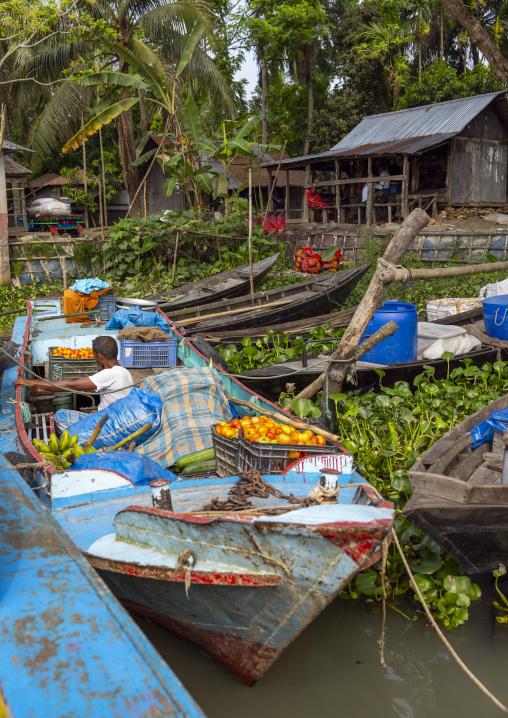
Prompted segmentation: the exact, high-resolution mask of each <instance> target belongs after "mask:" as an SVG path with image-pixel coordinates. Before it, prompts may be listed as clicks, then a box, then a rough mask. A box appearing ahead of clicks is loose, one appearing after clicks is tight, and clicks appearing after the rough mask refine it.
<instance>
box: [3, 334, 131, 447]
mask: <svg viewBox="0 0 508 718" xmlns="http://www.w3.org/2000/svg"><path fill="white" fill-rule="evenodd" d="M92 349H93V355H94V359H95V361H96V362H97V364H98V366H99V369H100V371H98V372H97V373H96V374H92V376H86V377H83V378H81V379H73V380H71V381H54V382H52V383H51V384H48V383H47V382H46V381H44V379H18V380H17V381H15V382H14V384H15V385H16V386H26V387H29V388H32V389H46V390H47V391H52V392H53V391H66V390H67V389H76V390H78V391H86V392H90V393H92V394H93V393H95V392H101V398H100V402H99V411H100V410H101V409H105V408H106V407H107V406H109V405H110V404H112V403H113V402H114V401H117V400H118V399H123V398H124V397H125V396H127V395H128V394H129V392H130V390H131V388H132V385H133V383H134V382H133V379H132V376H131V373H130V372H129V371H128V370H127V369H124V367H123V366H120V364H119V362H118V344H117V343H116V341H115V339H113V337H108V336H102V337H97V338H96V339H94V340H93V342H92ZM102 392H105V393H102ZM108 392H111V393H108ZM84 416H88V414H85V413H83V412H81V411H72V410H70V409H60V410H59V411H57V412H55V415H54V417H53V420H54V422H55V426H56V428H57V431H58V432H59V433H61V432H62V431H64V429H68V428H69V426H71V425H72V424H75V423H76V422H77V421H79V420H80V419H82V418H83V417H84Z"/></svg>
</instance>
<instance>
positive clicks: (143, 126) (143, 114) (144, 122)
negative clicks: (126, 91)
mask: <svg viewBox="0 0 508 718" xmlns="http://www.w3.org/2000/svg"><path fill="white" fill-rule="evenodd" d="M138 97H139V110H140V117H139V129H140V130H141V132H142V133H143V134H144V135H147V134H148V112H147V110H146V101H145V93H144V92H143V90H138Z"/></svg>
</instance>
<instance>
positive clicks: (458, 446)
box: [431, 433, 472, 474]
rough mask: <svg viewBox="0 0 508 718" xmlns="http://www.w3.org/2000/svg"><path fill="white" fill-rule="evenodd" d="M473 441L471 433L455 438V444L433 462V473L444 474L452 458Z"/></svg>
mask: <svg viewBox="0 0 508 718" xmlns="http://www.w3.org/2000/svg"><path fill="white" fill-rule="evenodd" d="M471 441H472V438H471V434H470V433H467V434H464V435H463V436H461V437H460V438H458V439H455V441H454V442H453V445H452V446H450V447H449V448H447V449H446V450H445V451H444V453H443V454H442V455H441V457H440V458H439V459H438V460H437V461H435V462H433V463H432V466H431V471H432V473H434V474H442V473H443V472H444V471H445V470H446V468H447V467H448V465H449V464H450V462H451V461H452V459H454V458H455V457H456V456H457V454H459V453H460V452H461V451H462V450H463V449H465V448H467V447H468V446H469V444H470V443H471Z"/></svg>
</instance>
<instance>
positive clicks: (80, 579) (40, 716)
mask: <svg viewBox="0 0 508 718" xmlns="http://www.w3.org/2000/svg"><path fill="white" fill-rule="evenodd" d="M14 372H16V373H17V371H16V368H15V367H14V366H11V367H10V368H8V369H7V370H6V371H5V372H4V375H3V381H2V402H1V409H0V411H1V415H2V423H1V428H2V431H1V433H0V451H2V452H8V451H12V450H16V449H18V450H19V447H18V446H17V445H16V443H15V424H14V405H13V404H12V403H9V402H8V401H7V399H8V398H9V396H8V395H9V391H10V390H11V389H12V388H13V387H12V381H13V380H14V378H15V377H14V376H13V374H14ZM169 715H171V716H178V717H179V718H202V716H203V714H202V713H201V711H200V710H199V708H198V707H197V706H196V704H195V703H194V702H193V700H192V699H191V697H190V696H189V695H188V693H187V692H186V691H185V689H184V687H183V686H182V684H181V683H180V682H179V680H178V679H177V678H176V677H175V675H174V674H173V672H172V671H171V670H170V668H169V667H168V666H167V665H166V664H165V663H164V661H163V660H162V659H161V657H160V656H159V655H158V653H157V652H156V651H155V649H154V648H153V646H152V645H151V644H150V642H149V641H148V639H147V638H146V637H145V636H144V635H143V633H142V632H141V631H140V630H139V629H138V628H137V626H136V625H135V624H134V623H133V622H132V620H131V619H130V618H129V616H128V615H127V613H126V612H125V611H124V610H123V609H122V608H121V607H120V606H119V605H118V603H117V601H116V600H115V599H114V598H113V596H112V595H111V594H110V592H109V591H107V590H106V589H105V586H104V584H103V582H102V581H101V580H100V579H99V577H98V576H97V574H96V572H95V571H93V570H92V569H91V568H90V566H89V565H88V563H87V562H86V561H85V559H84V558H83V556H82V554H81V552H80V551H79V549H78V548H76V546H75V545H74V544H73V542H72V541H71V540H70V539H69V537H68V536H67V535H66V534H65V533H64V531H63V530H62V529H61V528H60V526H59V525H58V523H57V522H56V521H55V519H54V518H53V517H52V516H51V514H50V513H49V511H47V510H46V508H45V507H44V506H43V505H42V504H41V502H40V501H39V499H38V498H37V497H36V496H34V495H33V492H32V491H31V489H30V488H29V487H28V486H27V484H26V483H25V481H24V480H23V479H22V478H21V476H20V475H19V473H18V472H17V471H15V470H14V469H13V468H12V466H10V464H9V463H8V462H7V461H6V460H5V459H4V457H3V456H2V455H1V454H0V716H1V718H48V716H51V718H70V716H80V718H85V717H86V718H104V717H105V716H132V717H133V718H166V717H167V716H169Z"/></svg>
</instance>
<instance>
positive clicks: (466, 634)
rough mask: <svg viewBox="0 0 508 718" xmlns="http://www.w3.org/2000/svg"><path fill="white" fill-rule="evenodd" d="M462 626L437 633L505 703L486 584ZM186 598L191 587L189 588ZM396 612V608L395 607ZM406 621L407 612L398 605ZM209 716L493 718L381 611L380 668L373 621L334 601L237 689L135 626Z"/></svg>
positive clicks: (458, 677)
mask: <svg viewBox="0 0 508 718" xmlns="http://www.w3.org/2000/svg"><path fill="white" fill-rule="evenodd" d="M481 587H482V590H483V596H482V599H481V600H480V601H479V602H477V603H479V604H480V605H476V606H474V607H473V608H472V609H471V617H470V619H469V621H468V622H467V624H466V625H465V626H463V627H461V628H460V629H458V630H455V631H452V632H448V631H447V632H446V635H447V637H448V638H449V639H450V641H451V642H452V644H453V646H454V648H455V650H456V651H457V652H458V653H459V655H460V656H461V658H462V659H463V660H464V662H465V663H466V665H467V666H468V667H469V668H470V669H471V670H472V671H473V672H474V673H475V674H476V675H477V676H478V677H479V678H480V680H482V681H483V682H484V683H485V684H486V685H487V686H488V687H489V689H490V690H492V692H493V693H494V694H495V695H496V696H497V697H498V698H499V699H500V700H501V701H502V702H504V703H505V704H506V705H508V625H507V626H504V625H501V624H498V623H496V622H495V620H494V615H493V611H492V607H491V601H492V598H493V596H492V592H491V588H490V582H489V581H488V580H487V581H484V582H482V583H481ZM191 590H192V589H191ZM399 608H402V609H404V610H405V607H404V606H399ZM407 610H408V613H409V612H410V615H414V606H412V605H408V606H407ZM137 621H138V623H139V625H140V627H141V628H142V629H143V631H144V632H145V633H146V634H147V636H148V637H149V638H150V639H151V641H152V642H153V643H154V645H155V646H156V648H157V649H158V651H159V652H160V653H161V655H162V656H163V657H164V658H165V660H166V661H167V662H168V663H169V665H170V666H171V668H172V669H173V670H174V671H175V673H176V675H177V676H178V677H179V678H180V680H181V681H182V682H183V683H184V685H185V686H186V688H187V689H188V690H189V691H190V693H191V694H192V695H193V697H194V699H195V700H196V701H197V702H198V703H199V705H200V706H201V707H202V709H203V711H204V712H205V714H206V715H207V716H208V718H272V716H274V717H275V716H277V718H286V716H287V717H288V718H289V717H291V718H308V717H309V718H310V717H313V716H316V717H317V716H319V718H339V717H341V718H342V716H344V717H346V716H347V718H353V716H357V717H362V718H363V716H369V718H370V717H371V716H372V717H373V718H374V717H375V718H391V717H392V716H394V717H396V718H398V717H400V718H470V717H471V718H473V717H474V718H497V716H501V715H503V713H502V712H501V711H500V710H499V709H498V708H496V707H495V706H494V704H492V703H491V702H490V701H489V700H488V699H487V698H486V697H484V696H483V694H482V693H481V692H480V691H479V690H478V688H476V686H475V685H474V684H473V683H472V682H471V681H470V680H469V679H468V678H467V677H466V676H465V674H464V673H463V672H462V671H461V670H460V668H458V666H457V665H456V663H455V661H454V660H453V659H452V658H451V657H450V655H449V654H448V652H447V651H446V649H445V648H444V646H443V644H442V643H441V641H440V640H439V639H438V637H437V636H436V635H435V633H434V632H433V631H432V630H430V629H428V628H426V627H425V623H424V621H423V619H419V620H418V621H416V622H412V621H408V620H407V619H406V618H404V617H403V616H401V615H400V614H398V613H396V612H395V611H393V610H390V609H388V620H387V631H386V663H387V666H388V667H387V669H386V670H385V671H384V670H383V669H381V668H380V666H379V647H378V643H377V641H378V638H379V631H380V626H381V614H380V613H377V614H372V613H370V612H369V610H368V609H367V608H366V606H365V604H363V603H362V602H359V601H354V602H352V601H342V600H340V599H337V600H335V601H334V602H333V603H332V604H331V605H330V606H329V607H328V608H327V610H326V611H324V612H323V614H321V616H320V617H319V618H318V619H317V620H316V621H314V622H313V623H312V624H311V625H310V626H309V627H308V628H307V629H306V631H304V633H302V635H301V636H300V637H299V638H298V639H297V640H296V641H295V642H294V643H293V644H292V645H291V646H290V647H289V648H288V649H287V650H286V652H285V653H284V654H283V655H282V656H281V657H280V658H279V660H278V661H277V662H276V663H275V664H274V665H273V666H272V668H270V670H269V671H268V672H267V673H266V674H265V676H264V677H263V678H262V679H261V680H260V681H259V683H258V684H257V685H256V686H254V688H246V687H245V686H242V685H241V684H239V683H238V682H237V681H236V680H235V679H234V678H233V677H232V676H230V675H229V674H227V673H226V672H224V671H223V670H222V669H221V668H220V667H219V666H217V665H216V664H215V663H213V662H212V661H210V660H209V659H207V658H206V657H205V656H203V655H201V654H200V653H199V652H198V651H197V650H196V649H194V648H193V647H192V646H191V645H189V644H186V643H184V642H182V641H181V640H180V639H178V638H176V637H175V636H173V635H172V634H170V633H168V632H166V631H165V630H163V629H161V628H159V627H157V626H155V625H153V624H151V623H149V622H148V621H145V620H143V619H137Z"/></svg>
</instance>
